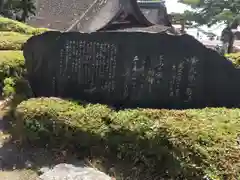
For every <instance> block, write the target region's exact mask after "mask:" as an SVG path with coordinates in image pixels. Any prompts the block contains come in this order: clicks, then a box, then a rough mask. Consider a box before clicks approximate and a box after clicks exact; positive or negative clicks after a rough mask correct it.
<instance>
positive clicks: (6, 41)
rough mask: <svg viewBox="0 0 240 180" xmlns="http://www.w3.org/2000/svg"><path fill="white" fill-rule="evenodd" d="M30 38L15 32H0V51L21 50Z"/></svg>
mask: <svg viewBox="0 0 240 180" xmlns="http://www.w3.org/2000/svg"><path fill="white" fill-rule="evenodd" d="M30 37H31V36H30V35H26V34H20V33H16V32H0V50H21V49H22V46H23V44H24V43H25V42H26V41H27V40H28V39H29V38H30Z"/></svg>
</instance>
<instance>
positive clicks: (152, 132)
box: [15, 98, 240, 180]
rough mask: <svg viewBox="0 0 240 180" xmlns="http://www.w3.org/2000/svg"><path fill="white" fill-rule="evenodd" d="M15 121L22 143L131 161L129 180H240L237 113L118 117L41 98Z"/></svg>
mask: <svg viewBox="0 0 240 180" xmlns="http://www.w3.org/2000/svg"><path fill="white" fill-rule="evenodd" d="M15 120H16V123H17V124H18V125H19V126H18V128H20V127H22V129H21V130H22V131H20V132H21V134H20V135H22V138H23V140H27V141H31V143H32V145H33V144H35V145H39V144H38V143H40V144H42V145H46V144H48V146H53V145H59V146H62V145H66V146H68V147H74V148H77V149H79V150H78V151H75V152H78V153H79V154H82V155H83V153H84V152H85V153H86V152H87V153H86V154H89V153H90V156H96V155H98V156H101V157H102V156H103V155H104V152H106V153H107V154H108V155H110V154H112V155H113V157H117V158H118V163H119V160H120V162H122V161H124V160H128V163H127V164H128V165H129V166H130V167H129V171H131V174H133V177H131V178H130V179H139V180H142V179H144V180H145V179H196V180H198V179H199V180H200V179H203V176H204V175H207V176H208V177H209V178H210V177H211V178H210V179H214V180H220V179H226V180H233V179H237V178H238V177H239V176H240V174H239V173H240V171H239V163H240V158H239V157H240V151H239V148H238V145H237V138H238V135H239V128H240V121H239V120H240V112H239V110H238V109H226V108H215V109H214V108H206V109H200V110H165V109H159V110H153V109H134V110H122V111H114V110H112V109H111V108H109V107H107V106H105V105H100V104H95V105H93V104H88V105H78V104H77V103H74V102H71V101H67V100H62V99H58V98H39V99H30V100H28V101H25V102H22V103H21V104H20V105H19V106H18V107H17V109H16V112H15ZM18 130H19V129H18ZM37 142H38V143H37ZM102 153H103V154H102ZM86 154H84V155H86ZM85 157H86V156H85ZM115 165H116V166H117V164H115ZM124 171H125V172H126V171H128V170H127V168H125V169H124Z"/></svg>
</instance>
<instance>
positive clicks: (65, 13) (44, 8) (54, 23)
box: [27, 0, 94, 31]
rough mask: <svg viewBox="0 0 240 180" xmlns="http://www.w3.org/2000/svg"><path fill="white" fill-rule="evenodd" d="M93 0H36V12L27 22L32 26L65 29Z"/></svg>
mask: <svg viewBox="0 0 240 180" xmlns="http://www.w3.org/2000/svg"><path fill="white" fill-rule="evenodd" d="M93 1H94V0H37V5H36V6H37V12H36V16H35V17H31V18H30V19H29V20H28V21H27V23H28V24H30V25H32V26H34V27H47V28H50V29H57V30H62V31H64V30H66V29H67V28H68V27H69V26H71V24H72V23H73V22H74V21H75V20H77V19H79V17H80V16H81V14H82V13H84V12H85V11H86V10H87V8H88V7H89V6H90V5H91V4H92V3H93Z"/></svg>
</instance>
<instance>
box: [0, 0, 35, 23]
mask: <svg viewBox="0 0 240 180" xmlns="http://www.w3.org/2000/svg"><path fill="white" fill-rule="evenodd" d="M35 11H36V7H35V1H34V0H0V15H3V16H5V17H8V18H11V19H16V20H19V21H22V22H25V21H26V19H27V18H28V17H29V16H31V15H35Z"/></svg>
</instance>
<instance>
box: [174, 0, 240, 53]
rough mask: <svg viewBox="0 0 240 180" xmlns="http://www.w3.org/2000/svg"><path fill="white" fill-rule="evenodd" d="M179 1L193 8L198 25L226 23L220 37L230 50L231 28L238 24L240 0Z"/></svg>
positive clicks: (228, 50)
mask: <svg viewBox="0 0 240 180" xmlns="http://www.w3.org/2000/svg"><path fill="white" fill-rule="evenodd" d="M179 2H181V3H184V4H187V5H189V6H191V7H192V8H193V9H194V10H195V11H194V12H192V14H193V17H195V19H194V21H195V22H196V23H197V24H198V25H208V26H212V25H214V24H217V23H224V24H226V28H224V30H223V31H222V38H221V39H222V41H223V44H227V52H228V53H231V52H232V50H233V43H234V34H233V32H232V30H233V29H236V28H237V27H238V25H239V20H240V0H179Z"/></svg>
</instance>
